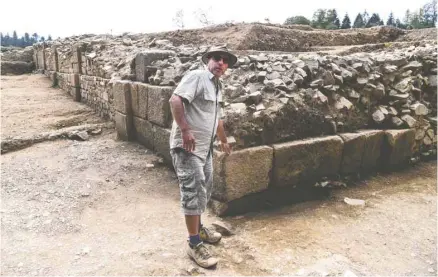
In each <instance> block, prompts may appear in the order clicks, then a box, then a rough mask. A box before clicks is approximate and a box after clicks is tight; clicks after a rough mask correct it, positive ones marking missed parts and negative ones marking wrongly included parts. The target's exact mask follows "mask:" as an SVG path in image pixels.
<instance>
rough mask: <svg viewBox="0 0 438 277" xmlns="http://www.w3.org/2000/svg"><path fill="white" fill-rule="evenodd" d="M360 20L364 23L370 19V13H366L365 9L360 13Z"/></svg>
mask: <svg viewBox="0 0 438 277" xmlns="http://www.w3.org/2000/svg"><path fill="white" fill-rule="evenodd" d="M362 20H363V23H364V25H366V24H367V22H368V21H369V20H370V15H369V14H368V12H367V10H365V11H364V12H363V14H362Z"/></svg>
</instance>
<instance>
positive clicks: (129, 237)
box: [1, 75, 437, 276]
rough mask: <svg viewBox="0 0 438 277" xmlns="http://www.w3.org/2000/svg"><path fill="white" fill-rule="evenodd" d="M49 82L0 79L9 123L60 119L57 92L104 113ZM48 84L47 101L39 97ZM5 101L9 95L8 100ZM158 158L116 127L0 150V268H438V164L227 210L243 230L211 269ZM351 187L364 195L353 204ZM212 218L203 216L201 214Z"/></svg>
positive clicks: (70, 106)
mask: <svg viewBox="0 0 438 277" xmlns="http://www.w3.org/2000/svg"><path fill="white" fill-rule="evenodd" d="M37 84H38V85H37ZM49 84H50V81H49V80H48V79H44V78H43V77H41V76H33V75H30V76H25V78H23V76H19V77H6V78H3V77H2V90H1V97H2V132H3V130H4V129H3V127H4V126H8V127H7V130H6V129H5V132H7V133H9V134H16V133H20V132H24V131H26V132H30V133H32V132H33V133H35V132H42V131H47V130H48V129H47V128H50V127H48V126H53V124H56V122H58V121H62V120H65V117H62V116H60V115H59V114H58V113H57V110H50V108H51V107H53V102H52V100H53V99H58V101H59V102H58V103H59V105H61V104H62V105H63V106H61V107H59V108H58V110H69V111H75V110H83V111H84V113H83V114H85V115H86V116H87V120H91V121H98V120H99V119H98V118H97V117H95V116H94V115H90V114H89V112H90V110H89V109H88V108H87V107H86V106H84V105H83V104H81V103H75V102H73V101H71V99H70V98H69V97H66V96H65V93H64V92H63V91H61V90H57V89H50V88H48V87H49ZM46 90H48V92H46ZM17 91H20V95H21V97H20V99H17V100H16V101H12V99H13V96H14V95H15V94H16V93H17ZM38 92H39V93H38ZM44 93H46V96H44V97H46V99H47V101H41V99H40V98H39V97H40V96H41V95H44ZM27 98H29V99H30V100H28V101H31V102H32V103H34V102H35V103H36V102H38V101H40V102H39V104H38V106H35V107H34V108H35V109H36V110H34V108H32V106H31V107H27V106H24V105H23V101H24V100H23V99H27ZM3 99H10V100H9V105H8V106H7V107H6V108H5V110H3V107H4V106H3V105H4V103H3ZM64 106H65V108H64ZM24 110H26V111H27V112H23V111H24ZM41 111H45V112H44V114H45V115H44V116H45V117H44V122H46V124H41V123H40V122H39V121H38V119H39V117H41V116H42V113H41ZM14 115H18V116H17V117H15V116H14ZM78 115H80V114H79V113H78ZM67 117H68V116H67ZM16 119H17V121H16ZM22 122H25V124H26V128H25V129H23V125H22V124H21V123H22ZM49 122H50V123H49ZM14 123H15V124H14ZM41 125H42V126H41ZM2 137H3V133H2ZM157 161H158V159H157V157H156V156H155V155H153V153H151V151H148V150H147V149H146V148H144V147H142V146H140V145H138V144H136V143H128V142H121V141H117V140H116V139H115V133H114V132H110V131H105V132H103V134H102V135H100V136H96V137H92V138H91V139H90V140H89V141H84V142H78V141H70V140H56V141H50V142H44V143H40V144H35V145H33V146H31V147H29V148H26V149H23V150H20V151H15V152H11V153H7V154H5V155H2V160H1V166H2V167H1V170H2V172H1V184H2V186H1V220H2V226H1V235H2V236H1V259H2V263H1V274H2V275H190V274H192V275H193V274H202V275H294V274H295V275H297V274H299V275H317V276H325V275H326V274H333V275H334V274H345V273H347V272H348V271H351V272H352V273H354V274H357V275H363V274H367V275H421V276H425V275H429V276H436V269H437V268H436V267H437V265H436V259H437V252H436V244H437V235H436V234H437V232H436V231H437V221H436V208H437V206H436V205H437V202H436V199H437V197H436V196H437V190H436V177H437V176H436V163H435V162H431V163H422V164H419V165H418V166H416V167H413V168H411V169H409V170H406V171H404V172H398V173H393V174H388V175H381V176H376V177H373V178H370V179H368V180H366V181H365V182H363V183H362V184H360V185H358V186H355V187H352V188H348V189H343V190H337V191H333V193H332V195H331V197H330V198H329V199H327V200H324V201H313V202H307V203H303V204H298V205H291V206H287V207H283V208H281V209H276V210H271V211H264V212H257V213H248V214H245V215H241V216H236V217H231V218H225V219H224V220H225V221H227V222H229V223H231V224H232V225H233V226H234V227H235V228H236V235H234V236H231V237H225V238H224V239H223V240H222V242H221V243H220V244H219V245H218V246H212V247H211V249H212V250H213V251H214V252H215V253H217V254H218V255H219V257H220V259H221V261H220V264H219V265H218V266H217V268H216V269H214V270H204V269H198V268H197V267H195V266H194V264H193V263H192V262H191V261H190V260H188V259H187V258H186V257H185V255H184V254H183V250H182V249H183V246H184V243H185V227H184V224H183V217H182V215H181V214H180V211H179V208H178V201H179V191H178V188H177V182H176V179H175V175H174V174H173V172H172V171H171V170H169V169H168V168H166V167H162V166H160V164H159V163H158V162H157ZM148 163H152V164H155V167H153V168H149V167H147V166H146V165H147V164H148ZM344 197H351V198H360V199H364V200H365V201H366V205H365V207H352V206H348V205H347V204H345V203H344V202H343V199H344ZM217 219H218V218H216V217H215V216H213V215H210V214H207V215H206V217H205V218H204V221H205V222H206V223H211V222H213V221H215V220H217Z"/></svg>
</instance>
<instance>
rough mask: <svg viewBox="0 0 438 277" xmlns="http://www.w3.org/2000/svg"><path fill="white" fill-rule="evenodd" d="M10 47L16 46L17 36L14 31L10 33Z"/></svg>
mask: <svg viewBox="0 0 438 277" xmlns="http://www.w3.org/2000/svg"><path fill="white" fill-rule="evenodd" d="M11 45H12V46H18V36H17V32H16V31H14V32H13V33H12V43H11Z"/></svg>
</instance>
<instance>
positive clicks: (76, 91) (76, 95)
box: [70, 87, 82, 102]
mask: <svg viewBox="0 0 438 277" xmlns="http://www.w3.org/2000/svg"><path fill="white" fill-rule="evenodd" d="M70 90H71V92H70V94H71V96H72V97H73V101H76V102H81V99H82V96H81V88H80V87H71V88H70Z"/></svg>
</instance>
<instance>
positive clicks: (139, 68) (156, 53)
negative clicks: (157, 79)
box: [135, 50, 175, 83]
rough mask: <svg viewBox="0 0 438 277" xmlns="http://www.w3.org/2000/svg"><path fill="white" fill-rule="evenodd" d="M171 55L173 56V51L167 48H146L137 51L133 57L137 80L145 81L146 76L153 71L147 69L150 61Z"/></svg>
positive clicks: (146, 79)
mask: <svg viewBox="0 0 438 277" xmlns="http://www.w3.org/2000/svg"><path fill="white" fill-rule="evenodd" d="M173 56H175V52H174V51H169V50H146V51H143V52H141V53H138V54H137V56H136V57H135V75H136V79H137V81H139V82H143V83H147V82H148V78H149V77H150V76H151V75H152V74H153V73H155V72H154V71H151V70H150V69H148V67H150V66H151V64H152V62H154V61H157V60H164V59H167V58H169V57H173Z"/></svg>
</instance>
